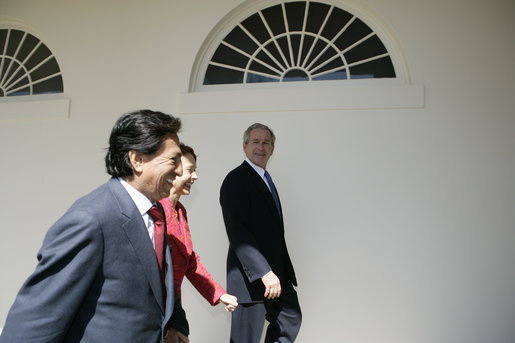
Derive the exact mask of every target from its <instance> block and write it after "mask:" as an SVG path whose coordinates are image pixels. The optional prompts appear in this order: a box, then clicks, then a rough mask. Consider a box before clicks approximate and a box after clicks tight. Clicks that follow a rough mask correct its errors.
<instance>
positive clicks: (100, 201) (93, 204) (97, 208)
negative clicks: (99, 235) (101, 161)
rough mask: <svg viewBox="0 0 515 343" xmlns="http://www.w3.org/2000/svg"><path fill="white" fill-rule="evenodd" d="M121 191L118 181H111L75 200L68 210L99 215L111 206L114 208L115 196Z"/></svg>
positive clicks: (121, 187)
mask: <svg viewBox="0 0 515 343" xmlns="http://www.w3.org/2000/svg"><path fill="white" fill-rule="evenodd" d="M121 190H123V186H122V185H121V184H120V183H119V181H117V180H116V179H111V180H109V181H107V182H106V183H104V184H102V185H100V186H98V187H97V188H95V189H94V190H92V191H91V192H89V193H88V194H86V195H84V196H82V197H80V198H79V199H77V200H76V201H75V202H74V203H73V205H72V206H71V207H70V210H84V211H88V212H94V213H101V212H103V211H105V210H108V209H110V208H112V207H113V206H116V201H115V200H116V196H115V194H116V193H118V192H120V191H121ZM120 194H123V193H120Z"/></svg>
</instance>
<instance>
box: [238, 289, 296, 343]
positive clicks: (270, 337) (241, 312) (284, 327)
mask: <svg viewBox="0 0 515 343" xmlns="http://www.w3.org/2000/svg"><path fill="white" fill-rule="evenodd" d="M265 319H266V320H267V321H268V323H269V324H268V328H267V330H266V337H265V343H272V342H280V343H292V342H294V341H295V338H296V337H297V334H298V333H299V329H300V324H301V322H302V313H301V310H300V305H299V299H298V297H297V292H296V291H295V290H294V289H290V290H288V291H285V292H284V293H282V294H281V296H280V297H279V298H277V299H273V300H268V299H266V300H265V301H264V302H259V303H252V304H240V305H239V306H238V307H237V308H236V310H235V311H234V312H233V313H232V321H231V343H259V340H260V339H261V333H262V332H263V326H264V325H265Z"/></svg>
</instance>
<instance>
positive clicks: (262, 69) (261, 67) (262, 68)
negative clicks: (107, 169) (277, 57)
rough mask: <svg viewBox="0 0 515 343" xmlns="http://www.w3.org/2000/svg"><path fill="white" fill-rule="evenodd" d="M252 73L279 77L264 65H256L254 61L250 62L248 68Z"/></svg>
mask: <svg viewBox="0 0 515 343" xmlns="http://www.w3.org/2000/svg"><path fill="white" fill-rule="evenodd" d="M253 71H254V72H255V71H257V72H261V73H266V74H272V75H275V76H279V75H278V74H277V73H276V72H274V71H273V70H270V69H269V68H267V67H265V66H264V65H262V64H261V63H258V62H256V61H252V63H251V64H250V67H249V72H253Z"/></svg>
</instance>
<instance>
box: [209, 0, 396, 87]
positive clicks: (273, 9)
mask: <svg viewBox="0 0 515 343" xmlns="http://www.w3.org/2000/svg"><path fill="white" fill-rule="evenodd" d="M395 76H396V74H395V69H394V66H393V64H392V60H391V58H390V56H389V53H388V51H387V49H386V48H385V46H384V44H383V43H382V41H381V39H380V38H379V37H378V35H377V34H376V33H375V32H374V31H373V30H372V29H371V28H370V27H369V26H368V25H367V24H366V23H364V22H363V21H362V20H361V19H359V18H358V17H357V16H356V15H354V14H351V13H349V12H348V11H346V10H343V9H341V8H338V7H336V6H335V5H332V4H327V3H323V2H316V1H293V2H286V1H282V2H280V3H279V4H276V5H273V6H269V7H266V8H263V9H260V10H258V11H257V12H255V13H253V14H251V15H249V16H248V17H246V18H244V19H243V20H241V21H240V22H239V23H237V24H236V25H235V27H234V28H233V29H232V30H231V31H230V32H229V33H228V34H227V35H226V36H225V37H223V39H222V40H221V42H220V43H219V44H218V47H217V48H216V50H215V51H214V53H213V55H212V56H211V58H210V60H209V63H208V66H207V69H206V72H205V74H204V79H203V84H204V85H214V84H235V83H259V82H286V81H316V80H348V79H363V78H394V77H395Z"/></svg>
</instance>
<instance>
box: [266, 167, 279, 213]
mask: <svg viewBox="0 0 515 343" xmlns="http://www.w3.org/2000/svg"><path fill="white" fill-rule="evenodd" d="M265 179H266V181H267V182H268V185H269V186H270V192H271V193H272V198H274V202H275V206H276V207H277V211H278V212H279V215H282V213H281V204H280V203H279V196H278V195H277V190H276V189H275V185H274V182H273V181H272V177H271V176H270V174H269V173H268V172H267V171H266V170H265Z"/></svg>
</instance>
